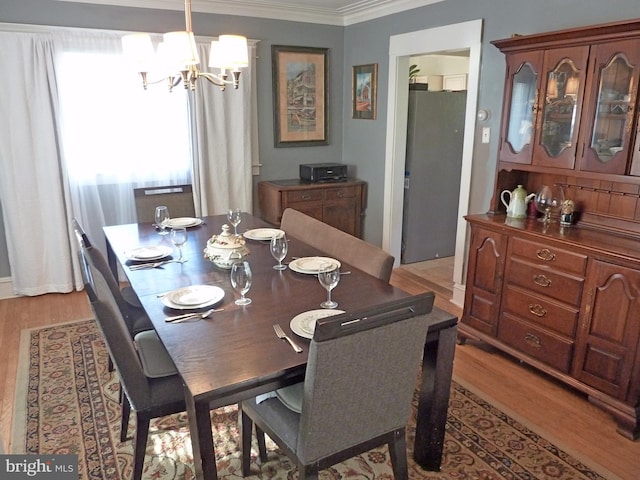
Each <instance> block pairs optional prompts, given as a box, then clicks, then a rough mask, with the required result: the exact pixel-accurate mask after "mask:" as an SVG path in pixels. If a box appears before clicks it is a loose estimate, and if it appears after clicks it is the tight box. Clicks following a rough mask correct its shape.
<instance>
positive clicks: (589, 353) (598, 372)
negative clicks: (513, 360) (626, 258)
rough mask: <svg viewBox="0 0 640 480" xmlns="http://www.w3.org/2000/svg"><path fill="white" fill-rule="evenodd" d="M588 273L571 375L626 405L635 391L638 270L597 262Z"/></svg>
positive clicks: (638, 335) (639, 306)
mask: <svg viewBox="0 0 640 480" xmlns="http://www.w3.org/2000/svg"><path fill="white" fill-rule="evenodd" d="M588 270H589V271H588V274H587V279H588V280H587V284H586V285H585V295H584V300H583V304H582V307H581V309H580V311H581V320H580V329H579V331H578V337H577V339H576V340H577V342H576V343H577V345H576V356H575V361H574V372H573V376H574V377H575V378H577V379H578V380H580V381H581V382H584V383H586V384H587V385H591V386H592V387H594V388H596V389H598V390H599V391H602V392H605V393H607V394H609V395H611V396H614V397H616V398H619V399H621V400H624V399H625V398H626V397H627V394H628V393H629V391H630V388H637V385H635V386H634V385H632V373H633V368H634V365H635V364H636V363H637V362H636V361H635V359H636V356H637V354H638V338H640V270H636V269H633V268H628V267H624V266H620V265H615V264H612V263H608V262H604V261H601V260H595V259H594V260H591V262H590V264H589V267H588ZM636 373H637V372H636ZM635 377H637V374H636V375H635ZM639 381H640V380H639V379H637V378H636V379H635V382H636V383H638V382H639Z"/></svg>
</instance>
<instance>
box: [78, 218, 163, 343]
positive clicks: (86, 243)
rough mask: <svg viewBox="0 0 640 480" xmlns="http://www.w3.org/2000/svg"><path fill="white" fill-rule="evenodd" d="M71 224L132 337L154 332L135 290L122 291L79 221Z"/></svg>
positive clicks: (80, 247) (79, 246) (90, 263)
mask: <svg viewBox="0 0 640 480" xmlns="http://www.w3.org/2000/svg"><path fill="white" fill-rule="evenodd" d="M71 223H72V226H73V230H74V232H75V235H76V239H77V243H78V249H79V250H80V251H82V252H83V254H84V256H85V258H86V262H88V265H89V268H91V269H95V270H97V271H99V272H100V273H101V274H102V275H103V276H104V278H105V280H106V282H107V285H108V286H109V289H110V290H111V294H112V295H113V297H114V298H115V300H116V302H117V304H118V307H119V309H120V312H121V313H122V315H123V317H124V319H125V321H126V322H127V326H128V327H129V331H130V332H131V336H132V337H133V336H134V335H135V334H137V333H139V332H142V331H145V330H152V329H153V325H152V324H151V320H149V317H148V316H147V314H146V313H145V312H144V309H143V308H142V305H141V304H140V300H139V299H138V296H137V295H136V293H135V292H134V291H133V289H132V288H131V287H128V286H127V287H123V288H122V289H121V288H120V286H119V285H118V281H117V279H116V278H115V277H114V276H113V273H112V272H111V269H110V268H109V264H108V263H107V260H106V259H105V258H104V255H102V253H101V252H100V250H98V249H97V248H95V247H94V246H92V244H91V241H90V240H89V237H88V236H87V234H86V233H85V231H84V229H83V228H82V226H81V225H80V223H79V222H78V220H77V219H75V218H74V219H72V221H71Z"/></svg>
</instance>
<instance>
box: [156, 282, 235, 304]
mask: <svg viewBox="0 0 640 480" xmlns="http://www.w3.org/2000/svg"><path fill="white" fill-rule="evenodd" d="M223 298H224V290H223V289H221V288H220V287H216V286H213V285H193V286H191V287H184V288H178V289H177V290H172V291H171V292H168V293H166V294H164V296H163V297H162V303H164V304H165V306H167V307H169V308H174V309H177V310H186V309H192V308H203V307H209V306H211V305H214V304H216V303H218V302H219V301H220V300H222V299H223Z"/></svg>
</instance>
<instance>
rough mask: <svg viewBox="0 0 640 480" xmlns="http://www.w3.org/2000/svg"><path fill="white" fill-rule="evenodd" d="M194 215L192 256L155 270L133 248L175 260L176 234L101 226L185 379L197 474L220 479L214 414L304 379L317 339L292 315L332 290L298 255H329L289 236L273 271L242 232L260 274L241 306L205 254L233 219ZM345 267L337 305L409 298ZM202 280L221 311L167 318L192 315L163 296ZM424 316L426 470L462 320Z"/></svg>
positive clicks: (250, 221)
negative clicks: (302, 331)
mask: <svg viewBox="0 0 640 480" xmlns="http://www.w3.org/2000/svg"><path fill="white" fill-rule="evenodd" d="M195 220H196V221H194V222H193V223H194V224H193V225H191V226H189V228H187V237H188V238H187V242H186V244H185V245H184V246H183V255H184V258H185V259H186V261H185V262H184V263H178V262H171V263H165V264H162V265H158V266H157V267H155V268H154V267H149V268H137V269H136V268H132V267H133V266H134V265H138V264H140V263H141V262H138V261H135V258H134V259H132V256H131V252H132V251H134V250H135V249H137V248H148V247H154V248H156V247H162V249H164V250H165V251H167V250H168V249H172V253H171V256H169V257H166V258H169V259H177V258H178V252H177V249H175V247H174V246H173V244H172V243H171V238H170V235H161V234H160V232H159V230H158V229H156V226H155V225H154V224H152V223H134V224H126V225H113V226H107V227H104V229H103V230H104V235H105V239H106V244H107V257H108V262H109V265H110V267H111V269H112V271H113V273H114V274H115V275H116V278H118V275H119V274H120V273H124V275H125V276H126V281H127V282H128V283H129V284H130V285H131V287H132V288H133V289H134V291H135V292H136V294H137V295H138V297H139V299H140V302H141V304H142V307H143V308H144V310H145V311H146V313H147V315H148V316H149V318H150V320H151V322H152V324H153V327H154V329H155V330H156V332H157V334H158V337H159V338H160V340H161V342H162V343H163V344H164V346H165V348H166V350H167V352H168V353H169V355H170V357H171V359H172V360H173V362H174V364H175V367H176V370H177V372H178V374H179V375H180V377H181V379H182V382H183V385H184V393H185V400H186V404H187V414H188V418H189V428H190V433H191V441H192V447H193V458H194V470H195V474H196V478H198V479H206V480H216V479H217V469H216V456H215V450H214V439H213V432H212V425H211V417H210V411H211V410H212V409H216V408H220V407H222V406H228V405H233V404H235V403H238V402H240V401H242V400H245V399H248V398H252V397H255V396H256V395H259V394H263V393H268V392H271V391H273V390H275V389H277V388H281V387H284V386H287V385H291V384H293V383H297V382H300V381H302V380H303V379H304V373H305V367H306V362H307V354H308V351H309V344H310V340H309V339H308V338H304V337H302V336H299V335H297V334H296V333H294V332H293V330H292V328H291V321H292V319H293V318H294V317H296V316H298V315H299V314H302V313H304V312H309V311H312V310H316V309H320V303H321V302H322V301H323V300H325V299H326V297H327V291H326V290H325V288H324V287H323V286H322V285H320V283H319V282H318V278H317V275H314V274H309V272H304V273H301V272H300V271H294V270H292V268H291V267H292V266H293V265H292V264H291V262H294V261H295V260H296V259H302V258H306V257H314V256H322V255H323V252H321V251H318V250H316V249H314V248H312V247H311V246H309V245H307V244H305V243H304V242H303V241H301V240H299V239H297V238H295V237H292V236H287V240H288V252H287V256H286V258H285V260H284V262H283V263H285V264H289V265H290V267H289V268H287V269H285V270H276V269H274V268H273V267H274V265H276V264H277V263H278V262H277V261H276V260H275V259H274V258H273V257H272V255H271V252H270V242H269V241H268V238H267V239H262V238H261V237H254V239H250V238H245V239H244V240H245V242H246V243H245V246H246V247H247V249H248V253H247V255H246V256H245V257H244V258H243V260H246V261H247V262H248V263H249V265H250V267H251V270H252V277H253V278H252V285H251V287H250V289H249V291H248V292H247V294H246V296H247V297H248V298H250V299H251V300H252V302H251V303H250V304H249V305H244V306H239V305H236V304H235V300H236V299H238V298H239V297H240V293H238V292H236V291H235V290H234V289H233V287H232V285H231V281H230V273H229V270H228V269H226V268H220V267H219V266H217V265H215V264H214V263H213V262H212V261H210V260H209V259H207V258H206V257H205V255H204V249H205V247H206V245H207V241H208V240H209V239H211V238H212V236H214V235H220V234H221V232H222V227H223V225H225V224H227V223H228V222H227V218H226V215H215V216H207V217H202V218H200V219H195ZM265 228H276V227H274V226H273V225H270V224H267V223H265V222H264V221H263V220H261V219H260V218H258V217H256V216H253V215H251V214H249V213H246V212H243V213H242V215H241V222H240V224H239V225H238V232H239V235H242V234H245V235H247V236H251V235H248V232H255V231H262V230H261V229H265ZM256 229H258V230H256ZM285 233H286V232H285ZM255 238H257V239H255ZM338 260H340V259H338ZM142 263H144V262H142ZM340 263H341V265H340V270H341V272H342V275H340V280H339V283H338V285H337V286H336V287H335V288H334V289H333V291H332V298H333V300H335V301H336V302H337V303H338V307H337V308H338V309H339V310H343V311H346V312H349V311H354V310H357V309H361V308H365V307H371V306H375V305H376V304H383V303H386V302H389V301H393V300H397V299H401V298H405V297H407V296H410V294H409V293H407V292H405V291H403V290H401V289H399V288H396V287H394V286H392V285H390V284H389V283H388V282H385V281H382V280H380V279H378V278H376V277H373V276H371V275H369V274H367V273H365V272H363V271H361V270H359V269H358V268H357V267H356V266H355V265H350V264H349V263H347V262H345V261H342V260H340ZM200 286H215V287H219V289H220V290H221V292H222V293H221V297H220V299H219V300H218V301H217V302H216V303H215V305H212V306H209V307H207V308H199V309H196V311H205V310H207V309H208V308H211V307H213V308H215V310H216V311H215V312H213V313H212V314H211V315H209V316H208V317H206V318H204V319H200V320H197V321H186V322H167V321H166V318H167V317H170V316H174V315H177V314H180V313H185V310H184V309H175V308H171V307H176V305H174V304H172V303H170V302H169V301H168V300H167V299H166V298H165V297H166V296H167V294H169V293H170V292H175V291H176V290H177V289H185V288H188V287H198V288H200ZM170 306H171V307H170ZM186 311H187V312H189V311H192V310H186ZM427 321H428V323H429V330H428V334H427V338H426V339H425V349H424V355H423V362H422V376H421V379H420V380H419V384H418V388H419V400H418V411H417V421H416V436H415V442H414V446H413V447H414V448H413V457H414V460H415V461H416V462H417V463H418V464H419V465H420V466H421V467H422V468H424V469H425V470H430V471H437V470H439V468H440V463H441V459H442V453H443V446H444V432H445V424H446V418H447V408H448V401H449V391H450V385H451V376H452V369H453V359H454V351H455V344H456V335H457V323H458V319H457V318H456V317H455V316H454V315H451V314H449V313H447V312H445V311H443V310H441V309H438V308H437V307H433V309H432V311H431V313H429V314H428V315H427ZM276 324H279V325H280V326H281V327H282V329H283V330H284V331H285V333H286V334H287V335H288V336H289V337H291V338H292V339H293V340H294V341H295V343H297V344H298V345H299V346H300V347H302V352H299V353H298V352H296V351H295V350H294V349H293V348H292V347H291V345H290V344H289V343H287V342H286V341H283V340H281V339H280V338H278V336H276V334H275V332H274V327H273V326H274V325H276Z"/></svg>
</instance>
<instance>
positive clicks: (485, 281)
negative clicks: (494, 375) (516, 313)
mask: <svg viewBox="0 0 640 480" xmlns="http://www.w3.org/2000/svg"><path fill="white" fill-rule="evenodd" d="M507 239H508V237H507V235H502V234H500V233H497V232H492V231H490V230H485V229H483V228H478V227H475V226H473V225H472V227H471V244H470V246H469V265H468V271H467V286H466V292H465V311H464V315H463V318H462V321H463V322H464V323H465V324H467V325H469V326H470V327H472V328H474V329H476V330H478V331H481V332H483V333H486V334H489V335H492V336H496V335H497V332H498V318H499V317H500V302H501V297H502V283H503V278H504V265H505V257H506V253H507Z"/></svg>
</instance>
